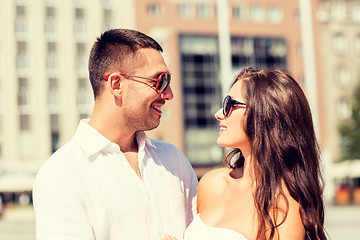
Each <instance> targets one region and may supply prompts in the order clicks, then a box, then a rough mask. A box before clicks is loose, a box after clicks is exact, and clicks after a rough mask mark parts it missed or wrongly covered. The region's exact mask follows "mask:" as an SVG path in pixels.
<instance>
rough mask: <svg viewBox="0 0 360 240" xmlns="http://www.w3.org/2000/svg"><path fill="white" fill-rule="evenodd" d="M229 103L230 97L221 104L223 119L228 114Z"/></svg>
mask: <svg viewBox="0 0 360 240" xmlns="http://www.w3.org/2000/svg"><path fill="white" fill-rule="evenodd" d="M229 101H230V97H229V96H226V97H225V99H224V102H223V114H224V116H225V117H226V116H227V115H228V114H229V111H230V107H231V106H230V104H229Z"/></svg>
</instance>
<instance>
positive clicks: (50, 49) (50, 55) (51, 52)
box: [46, 42, 58, 71]
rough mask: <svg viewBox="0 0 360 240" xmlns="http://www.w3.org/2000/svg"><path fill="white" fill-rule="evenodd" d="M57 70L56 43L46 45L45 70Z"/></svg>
mask: <svg viewBox="0 0 360 240" xmlns="http://www.w3.org/2000/svg"><path fill="white" fill-rule="evenodd" d="M57 68H58V56H57V51H56V43H54V42H48V43H47V55H46V69H47V70H48V71H54V70H56V69H57Z"/></svg>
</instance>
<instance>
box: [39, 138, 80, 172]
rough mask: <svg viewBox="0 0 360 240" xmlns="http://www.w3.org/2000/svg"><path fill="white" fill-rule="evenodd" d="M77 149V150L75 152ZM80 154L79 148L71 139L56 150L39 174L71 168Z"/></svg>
mask: <svg viewBox="0 0 360 240" xmlns="http://www.w3.org/2000/svg"><path fill="white" fill-rule="evenodd" d="M76 149H79V150H76ZM79 152H80V148H79V146H78V145H77V144H76V143H75V142H74V140H73V139H71V140H70V141H68V142H67V143H65V144H64V145H63V146H61V147H60V148H59V149H58V150H56V151H55V152H54V153H53V154H52V155H51V156H50V157H49V158H48V159H47V160H46V161H45V162H44V164H43V165H42V166H41V168H40V170H39V173H40V172H53V173H54V172H56V171H59V170H61V169H62V168H66V167H71V166H70V165H71V163H74V158H75V156H76V155H78V154H79Z"/></svg>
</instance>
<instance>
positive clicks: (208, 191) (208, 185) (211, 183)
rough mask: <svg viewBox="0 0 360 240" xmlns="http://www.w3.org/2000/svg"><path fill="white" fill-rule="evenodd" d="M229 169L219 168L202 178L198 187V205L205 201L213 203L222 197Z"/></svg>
mask: <svg viewBox="0 0 360 240" xmlns="http://www.w3.org/2000/svg"><path fill="white" fill-rule="evenodd" d="M228 174H229V169H228V168H217V169H213V170H211V171H209V172H207V173H206V174H205V175H204V176H202V177H201V179H200V181H199V185H198V192H197V199H198V204H201V203H203V202H204V201H212V200H213V199H214V198H217V197H218V196H221V194H222V192H223V191H224V190H225V188H226V185H227V180H226V178H227V176H228Z"/></svg>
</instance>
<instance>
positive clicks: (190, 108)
mask: <svg viewBox="0 0 360 240" xmlns="http://www.w3.org/2000/svg"><path fill="white" fill-rule="evenodd" d="M135 2H136V6H137V7H136V26H137V29H139V30H141V31H144V32H146V33H149V34H150V35H151V36H153V37H155V38H156V39H158V40H159V41H160V42H161V43H162V45H163V46H164V48H165V57H166V58H167V63H168V64H169V67H170V69H171V71H172V73H173V79H174V80H173V83H172V87H173V89H174V94H175V98H174V100H172V102H171V103H168V104H167V116H166V117H167V119H164V120H163V122H162V124H161V127H160V128H159V129H158V130H157V131H156V132H154V136H155V137H157V138H161V139H164V140H166V141H170V142H174V143H176V145H178V146H179V147H180V148H181V149H183V150H184V152H185V153H186V155H187V156H188V158H189V159H190V161H191V162H192V164H193V165H194V166H196V167H198V166H206V165H215V164H220V163H221V162H222V159H223V152H222V151H223V150H222V149H221V148H220V147H219V146H217V144H216V139H217V136H218V131H219V125H218V122H217V120H215V118H214V113H215V112H216V111H217V110H218V109H219V108H220V104H221V102H222V99H223V97H224V96H223V92H227V90H228V89H229V87H230V83H231V81H232V80H233V79H234V77H235V74H236V73H238V72H239V71H240V70H241V69H243V68H245V67H248V66H253V67H278V68H283V69H288V70H289V71H290V72H291V73H292V74H293V75H294V77H295V78H296V79H297V80H299V81H303V78H304V73H303V72H304V70H303V58H302V43H301V28H300V21H299V6H298V1H282V0H273V1H268V0H257V1H245V0H243V1H239V0H228V1H227V2H226V1H216V0H197V1H186V0H171V1H170V0H158V1H151V0H136V1H135ZM221 4H224V5H225V8H226V9H227V10H228V12H227V18H228V21H225V24H226V23H227V24H228V26H229V36H228V38H229V48H230V51H229V55H228V57H229V62H230V64H231V66H229V70H228V71H229V72H228V73H226V74H227V75H226V77H227V78H228V79H223V77H224V75H225V73H223V74H221V69H220V65H221V63H220V60H221V51H223V50H226V49H224V48H226V47H227V46H226V45H225V46H222V45H221V43H220V37H222V35H221V34H226V32H224V33H223V29H222V28H223V27H224V26H221V25H220V26H221V27H219V19H218V17H224V16H220V13H219V12H218V11H217V10H219V8H220V7H222V6H220V5H221ZM219 33H220V34H219ZM221 81H225V84H224V83H223V82H221ZM222 88H225V89H223V90H222Z"/></svg>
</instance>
